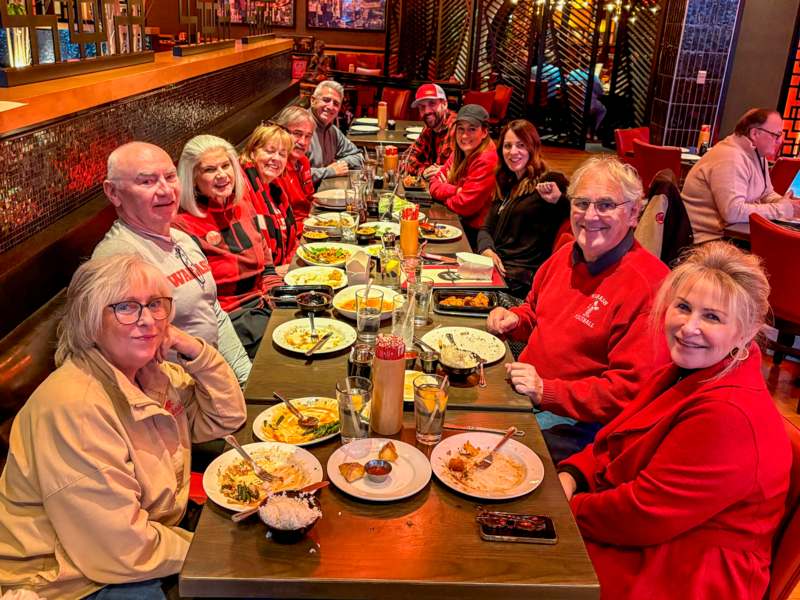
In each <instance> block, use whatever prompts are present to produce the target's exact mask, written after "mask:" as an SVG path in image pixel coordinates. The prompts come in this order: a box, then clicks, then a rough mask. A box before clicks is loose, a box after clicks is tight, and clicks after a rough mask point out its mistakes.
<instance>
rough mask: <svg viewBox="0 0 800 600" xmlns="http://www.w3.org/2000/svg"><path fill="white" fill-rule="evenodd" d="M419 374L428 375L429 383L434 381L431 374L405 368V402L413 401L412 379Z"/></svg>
mask: <svg viewBox="0 0 800 600" xmlns="http://www.w3.org/2000/svg"><path fill="white" fill-rule="evenodd" d="M420 375H422V376H423V377H430V378H431V381H430V383H434V384H435V383H436V379H434V378H433V375H426V374H425V373H423V372H422V371H408V370H407V371H406V372H405V375H404V376H403V400H404V401H405V402H414V380H415V379H416V378H417V377H419V376H420ZM426 383H427V382H426Z"/></svg>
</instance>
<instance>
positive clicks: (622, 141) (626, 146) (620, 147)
mask: <svg viewBox="0 0 800 600" xmlns="http://www.w3.org/2000/svg"><path fill="white" fill-rule="evenodd" d="M614 140H615V141H616V146H617V156H618V157H619V158H620V160H622V162H626V163H628V164H632V161H631V158H632V157H633V140H642V141H643V142H647V143H650V128H649V127H633V128H631V129H615V130H614ZM676 175H679V173H676Z"/></svg>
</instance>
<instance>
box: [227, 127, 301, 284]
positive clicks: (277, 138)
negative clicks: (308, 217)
mask: <svg viewBox="0 0 800 600" xmlns="http://www.w3.org/2000/svg"><path fill="white" fill-rule="evenodd" d="M292 146H294V142H293V140H292V136H290V135H289V133H288V132H287V131H286V130H285V129H283V128H282V127H279V126H277V125H259V126H258V127H256V128H255V129H254V130H253V133H251V134H250V137H249V138H247V142H246V143H245V146H244V152H242V155H241V157H240V158H239V160H240V162H241V164H242V169H244V173H245V179H246V180H247V183H248V184H249V186H250V190H249V191H250V199H251V201H252V203H253V207H254V208H255V210H256V213H257V214H258V225H259V228H260V229H261V233H262V234H263V235H264V238H265V239H266V240H267V244H268V245H269V247H270V250H271V251H272V260H273V262H274V263H275V270H276V271H277V273H278V275H281V276H283V275H286V272H287V271H288V270H289V263H290V262H291V260H292V257H293V256H294V252H295V250H296V249H297V244H298V232H297V222H296V220H295V216H294V211H293V210H292V205H291V203H290V202H289V197H288V195H287V194H286V192H284V190H283V188H282V187H281V186H280V185H279V184H278V182H277V179H278V177H280V176H281V175H282V174H283V171H284V169H285V168H286V162H287V160H288V157H289V152H290V151H291V149H292Z"/></svg>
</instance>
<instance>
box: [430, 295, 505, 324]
mask: <svg viewBox="0 0 800 600" xmlns="http://www.w3.org/2000/svg"><path fill="white" fill-rule="evenodd" d="M479 293H482V294H484V295H485V296H487V297H488V298H489V306H488V307H487V308H476V307H474V306H447V305H444V306H443V305H442V304H441V301H442V300H444V299H445V298H448V297H450V296H456V297H461V298H463V297H464V296H475V295H476V294H479ZM497 306H499V303H498V300H497V293H495V292H487V291H486V290H464V289H460V290H452V289H445V290H433V312H435V313H438V314H440V315H455V316H458V317H485V316H486V315H488V314H489V312H491V310H492V309H494V308H496V307H497Z"/></svg>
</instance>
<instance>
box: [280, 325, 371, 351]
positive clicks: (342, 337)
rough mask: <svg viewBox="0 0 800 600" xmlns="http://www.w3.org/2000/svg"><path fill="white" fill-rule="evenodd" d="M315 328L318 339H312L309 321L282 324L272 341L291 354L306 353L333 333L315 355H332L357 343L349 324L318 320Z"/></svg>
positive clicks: (354, 332)
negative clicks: (326, 335) (325, 336)
mask: <svg viewBox="0 0 800 600" xmlns="http://www.w3.org/2000/svg"><path fill="white" fill-rule="evenodd" d="M314 326H315V328H316V330H317V335H318V336H319V337H318V338H316V339H314V338H312V337H311V324H310V323H309V320H308V319H293V320H292V321H287V322H286V323H281V324H280V325H278V326H277V327H276V328H275V330H274V331H273V332H272V341H273V342H275V343H276V344H277V345H278V346H280V347H281V348H283V349H284V350H288V351H289V352H305V351H307V350H310V349H311V348H313V347H314V344H316V343H317V342H318V341H319V339H320V338H322V336H324V335H325V334H327V333H331V332H332V333H333V335H332V336H331V337H330V338H328V340H327V341H326V342H325V343H324V344H323V345H322V346H321V347H320V348H317V349H316V350H315V351H314V354H330V353H332V352H338V351H339V350H344V349H345V348H349V347H350V346H352V345H353V343H354V342H355V341H356V330H355V329H353V328H352V327H350V325H348V324H347V323H342V322H341V321H336V320H335V319H325V318H316V319H314Z"/></svg>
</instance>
